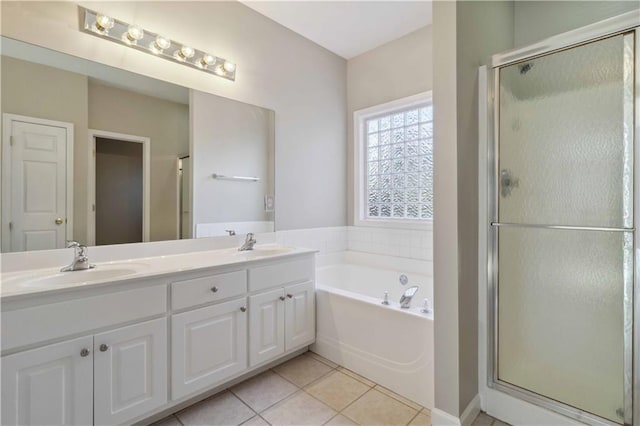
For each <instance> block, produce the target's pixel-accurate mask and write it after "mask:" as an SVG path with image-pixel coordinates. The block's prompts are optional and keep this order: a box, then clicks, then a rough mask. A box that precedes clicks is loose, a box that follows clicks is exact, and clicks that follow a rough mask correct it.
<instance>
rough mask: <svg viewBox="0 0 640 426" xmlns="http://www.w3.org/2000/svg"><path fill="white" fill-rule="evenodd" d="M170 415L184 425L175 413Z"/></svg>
mask: <svg viewBox="0 0 640 426" xmlns="http://www.w3.org/2000/svg"><path fill="white" fill-rule="evenodd" d="M171 416H172V417H173V418H174V419H176V420H177V421H178V423H180V424H181V425H182V426H184V423H182V420H180V418H179V417H178V416H177V415H176V413H173V414H172V415H171Z"/></svg>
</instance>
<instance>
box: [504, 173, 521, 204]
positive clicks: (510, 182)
mask: <svg viewBox="0 0 640 426" xmlns="http://www.w3.org/2000/svg"><path fill="white" fill-rule="evenodd" d="M518 186H520V179H518V178H516V177H514V176H513V173H511V170H509V169H502V170H501V171H500V194H502V198H506V197H508V196H509V195H511V191H512V190H513V188H517V187H518Z"/></svg>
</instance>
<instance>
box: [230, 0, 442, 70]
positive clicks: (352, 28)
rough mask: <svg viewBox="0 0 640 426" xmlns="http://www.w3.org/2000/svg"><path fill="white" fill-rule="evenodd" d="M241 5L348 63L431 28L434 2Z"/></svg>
mask: <svg viewBox="0 0 640 426" xmlns="http://www.w3.org/2000/svg"><path fill="white" fill-rule="evenodd" d="M240 1H241V2H242V3H244V4H245V5H246V6H248V7H250V8H252V9H253V10H255V11H257V12H259V13H261V14H262V15H264V16H266V17H268V18H270V19H272V20H274V21H276V22H277V23H279V24H280V25H283V26H285V27H287V28H289V29H290V30H292V31H294V32H296V33H298V34H300V35H302V36H303V37H306V38H308V39H309V40H311V41H313V42H314V43H316V44H319V45H320V46H322V47H324V48H325V49H327V50H330V51H331V52H333V53H335V54H337V55H339V56H342V57H343V58H345V59H350V58H353V57H354V56H358V55H360V54H362V53H364V52H367V51H369V50H371V49H374V48H376V47H378V46H380V45H383V44H385V43H387V42H389V41H391V40H395V39H397V38H400V37H402V36H404V35H406V34H409V33H410V32H413V31H415V30H417V29H419V28H422V27H424V26H426V25H430V24H431V1H430V0H421V1H403V0H395V1H270V0H263V1H256V0H240Z"/></svg>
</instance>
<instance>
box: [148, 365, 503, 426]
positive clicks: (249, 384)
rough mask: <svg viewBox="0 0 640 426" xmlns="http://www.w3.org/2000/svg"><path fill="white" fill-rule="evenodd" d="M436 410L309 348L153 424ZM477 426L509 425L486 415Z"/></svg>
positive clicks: (357, 417)
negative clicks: (335, 362)
mask: <svg viewBox="0 0 640 426" xmlns="http://www.w3.org/2000/svg"><path fill="white" fill-rule="evenodd" d="M430 414H431V413H430V411H429V410H428V409H426V408H424V407H421V406H420V405H418V404H416V403H414V402H412V401H409V400H407V399H405V398H403V397H401V396H400V395H397V394H395V393H393V392H391V391H390V390H388V389H386V388H384V387H382V386H380V385H377V384H375V383H373V382H372V381H370V380H367V379H365V378H364V377H362V376H359V375H357V374H356V373H354V372H352V371H349V370H347V369H345V368H343V367H341V366H339V365H337V364H334V363H332V362H331V361H329V360H327V359H324V358H322V357H320V356H318V355H316V354H314V353H313V352H307V353H305V354H302V355H300V356H298V357H296V358H293V359H292V360H290V361H287V362H285V363H284V364H280V365H278V366H276V367H275V368H273V369H271V370H267V371H266V372H264V373H262V374H259V375H258V376H255V377H252V378H251V379H248V380H246V381H244V382H242V383H239V384H237V385H235V386H233V387H231V388H229V389H226V390H224V391H222V392H220V393H218V394H217V395H214V396H212V397H210V398H208V399H205V400H204V401H201V402H198V403H196V404H194V405H192V406H190V407H187V408H185V409H184V410H182V411H179V412H177V413H175V414H173V415H171V416H169V417H166V418H165V419H163V420H161V421H159V422H157V423H155V424H154V425H153V426H204V425H206V426H213V425H234V426H236V425H247V426H248V425H266V426H269V425H277V426H281V425H282V426H284V425H295V426H301V425H336V426H337V425H340V426H342V425H411V426H414V425H419V426H429V425H430V424H431V417H430ZM473 426H506V425H505V424H504V423H502V422H500V421H499V420H495V419H493V418H492V417H489V416H487V415H486V414H484V413H481V414H480V415H479V416H478V418H477V419H476V420H475V421H474V423H473Z"/></svg>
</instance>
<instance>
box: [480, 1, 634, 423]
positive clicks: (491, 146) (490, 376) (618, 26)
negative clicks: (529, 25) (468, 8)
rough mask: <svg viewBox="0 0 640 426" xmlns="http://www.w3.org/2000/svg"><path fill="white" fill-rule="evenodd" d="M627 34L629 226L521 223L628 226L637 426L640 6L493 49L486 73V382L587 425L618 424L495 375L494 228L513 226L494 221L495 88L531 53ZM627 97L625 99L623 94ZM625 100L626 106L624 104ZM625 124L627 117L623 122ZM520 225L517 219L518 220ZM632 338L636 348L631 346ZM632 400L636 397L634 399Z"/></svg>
mask: <svg viewBox="0 0 640 426" xmlns="http://www.w3.org/2000/svg"><path fill="white" fill-rule="evenodd" d="M617 35H625V37H624V44H625V46H627V44H628V43H633V53H634V58H633V59H634V73H633V76H631V78H632V80H633V81H632V82H631V84H632V85H633V92H632V93H633V96H632V99H631V105H630V107H631V108H632V113H631V117H632V121H635V123H633V122H632V123H631V126H629V131H630V133H631V135H630V139H631V143H632V146H631V150H632V151H631V152H632V155H631V166H632V170H633V182H632V185H633V191H632V194H633V200H632V204H631V208H632V210H633V225H632V226H633V227H632V228H600V227H571V226H553V225H524V226H528V227H535V228H539V229H540V228H542V229H573V230H584V231H595V232H598V231H616V232H625V233H626V232H628V233H632V236H633V249H632V250H633V271H632V274H633V279H632V280H629V281H628V282H627V283H625V288H624V297H623V299H624V308H623V309H624V313H623V315H624V423H623V424H624V425H625V426H640V349H638V348H639V345H640V232H637V231H636V226H638V225H637V224H640V167H638V168H636V165H639V166H640V10H638V11H633V12H629V13H626V14H623V15H620V16H617V17H614V18H610V19H607V20H604V21H601V22H598V23H595V24H592V25H589V26H586V27H583V28H580V29H577V30H573V31H570V32H567V33H564V34H561V35H558V36H555V37H552V38H549V39H547V40H544V41H542V42H539V43H536V44H533V45H530V46H527V47H524V48H520V49H516V50H512V51H509V52H506V53H502V54H497V55H494V56H492V57H491V61H490V65H489V67H488V73H487V74H488V75H487V83H488V84H487V91H488V96H487V99H488V102H489V105H488V108H487V119H488V126H487V140H488V142H489V143H488V144H487V150H488V152H487V153H486V154H487V159H488V164H489V167H488V168H487V185H488V188H487V190H488V192H487V194H488V199H489V203H488V206H487V218H488V221H487V223H486V226H487V291H488V297H487V324H488V327H487V386H488V387H489V388H492V389H495V390H497V391H500V392H503V393H505V394H508V395H511V396H513V397H516V398H518V399H521V400H524V401H527V402H529V403H532V404H534V405H536V406H538V407H541V408H545V409H548V410H551V411H554V412H557V413H559V414H562V415H565V416H567V417H570V418H572V419H575V420H578V421H582V422H585V423H587V424H591V425H598V426H600V425H619V423H614V422H611V421H609V420H607V419H604V418H602V417H599V416H596V415H594V414H592V413H589V412H586V411H583V410H580V409H578V408H576V407H573V406H571V405H568V404H564V403H562V402H559V401H556V400H553V399H551V398H548V397H546V396H543V395H540V394H538V393H535V392H532V391H529V390H526V389H524V388H521V387H518V386H515V385H512V384H509V383H506V382H502V381H500V380H499V379H498V357H497V354H498V285H499V282H498V256H499V252H498V228H499V227H501V226H514V224H509V223H498V203H499V194H500V189H499V188H498V185H499V182H500V175H499V173H500V171H499V146H500V145H499V129H500V127H499V93H500V76H499V71H500V69H501V68H503V67H505V66H509V65H513V64H516V63H520V62H526V61H528V60H531V59H535V58H539V57H542V56H547V55H550V54H555V53H557V52H560V51H563V50H567V49H572V48H574V47H578V46H581V45H585V44H589V43H593V42H596V41H599V40H603V39H605V38H609V37H613V36H617ZM625 101H626V99H625ZM626 108H629V105H626V106H625V109H626ZM625 124H629V123H625ZM518 226H520V225H518ZM634 342H635V347H636V350H634ZM634 400H635V401H636V403H635V404H634Z"/></svg>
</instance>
